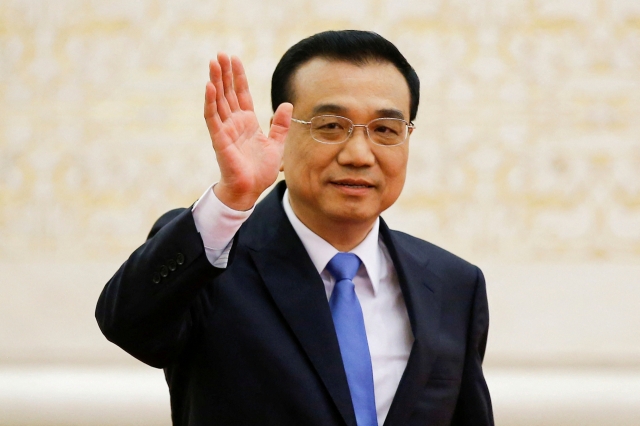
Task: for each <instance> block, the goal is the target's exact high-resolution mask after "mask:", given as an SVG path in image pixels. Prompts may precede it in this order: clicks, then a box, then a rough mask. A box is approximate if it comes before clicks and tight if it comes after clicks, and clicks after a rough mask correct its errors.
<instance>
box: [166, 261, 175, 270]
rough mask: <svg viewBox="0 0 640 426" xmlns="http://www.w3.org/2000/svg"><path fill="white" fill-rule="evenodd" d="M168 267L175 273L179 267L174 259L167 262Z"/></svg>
mask: <svg viewBox="0 0 640 426" xmlns="http://www.w3.org/2000/svg"><path fill="white" fill-rule="evenodd" d="M167 266H168V267H169V270H170V271H175V270H176V267H177V264H176V261H175V260H173V259H169V260H167Z"/></svg>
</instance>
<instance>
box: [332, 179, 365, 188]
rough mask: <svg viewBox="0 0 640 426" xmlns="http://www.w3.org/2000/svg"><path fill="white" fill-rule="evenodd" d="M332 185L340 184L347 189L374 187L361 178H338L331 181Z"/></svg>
mask: <svg viewBox="0 0 640 426" xmlns="http://www.w3.org/2000/svg"><path fill="white" fill-rule="evenodd" d="M331 183H332V184H333V185H336V186H340V187H343V188H349V189H351V188H352V189H368V188H374V187H375V186H374V185H373V184H371V183H370V182H367V181H365V180H362V179H340V180H335V181H332V182H331Z"/></svg>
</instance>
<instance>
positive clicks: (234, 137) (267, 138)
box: [204, 53, 293, 210]
mask: <svg viewBox="0 0 640 426" xmlns="http://www.w3.org/2000/svg"><path fill="white" fill-rule="evenodd" d="M209 78H210V81H209V82H207V87H206V90H205V102H204V118H205V120H206V122H207V128H208V129H209V134H210V136H211V141H212V143H213V149H214V150H215V152H216V159H217V161H218V166H219V167H220V174H221V177H220V182H219V183H218V184H217V185H216V186H215V188H214V191H215V194H216V196H217V197H218V198H219V199H220V201H222V202H223V203H224V204H226V205H227V206H229V207H231V208H233V209H236V210H247V209H249V208H251V207H252V206H253V205H254V203H255V202H256V200H257V199H258V197H259V196H260V194H262V192H263V191H264V190H265V189H267V188H268V187H269V186H270V185H271V184H272V183H273V182H274V181H275V180H276V177H277V176H278V171H279V169H280V162H281V160H282V154H283V152H284V140H285V137H286V135H287V132H288V131H289V125H290V122H291V113H292V111H293V106H292V105H291V104H289V103H283V104H281V105H280V106H279V107H278V109H277V110H276V112H275V113H274V115H273V121H272V125H271V128H270V129H269V134H268V135H265V134H264V133H262V130H261V129H260V126H259V125H258V119H257V117H256V114H255V112H254V111H253V100H252V99H251V94H250V93H249V85H248V83H247V76H246V75H245V72H244V68H243V66H242V62H240V59H238V58H237V57H232V58H231V59H230V58H229V57H228V56H227V55H226V54H224V53H219V54H218V58H217V60H212V61H211V62H210V63H209Z"/></svg>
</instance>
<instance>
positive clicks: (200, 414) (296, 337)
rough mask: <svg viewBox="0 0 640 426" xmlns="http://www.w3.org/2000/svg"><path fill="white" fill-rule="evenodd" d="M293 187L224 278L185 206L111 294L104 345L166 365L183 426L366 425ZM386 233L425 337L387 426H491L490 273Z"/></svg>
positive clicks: (416, 329)
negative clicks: (295, 209)
mask: <svg viewBox="0 0 640 426" xmlns="http://www.w3.org/2000/svg"><path fill="white" fill-rule="evenodd" d="M284 190H285V185H284V183H281V184H279V185H278V186H277V187H276V189H275V190H274V191H273V192H271V193H270V194H269V195H268V196H267V197H266V198H265V199H264V200H263V201H262V202H260V203H259V204H258V205H257V206H256V209H255V211H254V212H253V214H252V215H251V217H250V218H249V219H248V220H247V221H246V222H245V223H244V224H243V225H242V227H241V228H240V230H239V231H238V233H237V234H236V236H235V239H234V243H233V248H232V250H231V253H230V257H229V264H228V267H227V268H226V269H218V268H215V267H213V266H212V265H211V264H210V263H209V261H208V260H207V258H206V255H205V252H204V247H203V244H202V240H201V238H200V236H199V234H198V232H197V231H196V228H195V225H194V221H193V216H192V214H191V209H178V210H173V211H171V212H169V213H166V214H165V215H164V216H163V217H162V218H160V219H159V220H158V222H157V223H156V224H155V225H154V228H153V229H152V232H151V234H150V238H149V239H148V240H147V242H146V243H145V244H144V245H142V246H141V247H140V248H138V249H137V250H136V251H135V252H134V253H133V254H132V255H131V256H130V257H129V259H128V260H127V261H126V262H125V263H124V264H123V265H122V266H121V267H120V269H119V270H118V271H117V272H116V274H115V275H114V277H113V278H112V279H111V280H110V281H109V282H108V283H107V285H106V286H105V288H104V290H103V292H102V294H101V296H100V299H99V301H98V305H97V308H96V318H97V319H98V323H99V325H100V328H101V330H102V332H103V333H104V334H105V336H106V337H107V338H108V339H109V340H110V341H112V342H114V343H116V344H117V345H119V346H120V347H122V348H123V349H124V350H126V351H127V352H129V353H130V354H131V355H133V356H134V357H136V358H138V359H139V360H141V361H143V362H145V363H147V364H149V365H152V366H154V367H158V368H164V370H165V375H166V378H167V382H168V385H169V391H170V394H171V411H172V418H173V423H174V425H180V426H187V425H189V426H196V425H198V426H200V425H203V426H204V425H207V426H210V425H243V426H247V425H274V426H276V425H277V426H283V425H303V426H312V425H317V426H331V425H341V426H345V425H348V426H356V421H355V415H354V412H353V407H352V404H351V398H350V396H349V387H348V384H347V380H346V376H345V372H344V368H343V365H342V359H341V356H340V350H339V347H338V340H337V337H336V333H335V330H334V327H333V321H332V318H331V312H330V310H329V304H328V302H327V297H326V294H325V290H324V285H323V283H322V279H321V278H320V276H319V275H318V273H317V271H316V269H315V267H314V265H313V264H312V262H311V259H310V258H309V256H308V254H307V252H306V250H305V248H304V246H303V245H302V242H301V241H300V239H299V238H298V236H297V234H296V233H295V231H294V230H293V228H292V226H291V224H290V223H289V221H288V219H287V217H286V215H285V213H284V210H283V208H282V203H281V200H282V196H283V194H284ZM380 236H381V238H383V240H384V243H385V244H386V246H387V248H388V249H389V253H390V254H391V258H392V259H393V263H394V266H395V268H396V271H397V273H398V278H399V281H400V286H401V288H402V294H403V296H404V299H405V302H406V306H407V311H408V314H409V320H410V323H411V330H412V332H413V336H414V339H415V341H414V343H413V347H412V349H411V353H410V356H409V360H408V363H407V367H406V370H405V372H404V375H403V376H402V379H401V381H400V384H399V386H398V390H397V392H396V395H395V397H394V400H393V403H392V405H391V408H390V410H389V414H388V416H387V419H386V421H385V426H400V425H420V426H428V425H432V426H436V425H437V426H443V425H469V426H471V425H478V426H485V425H493V415H492V410H491V402H490V398H489V392H488V389H487V386H486V383H485V379H484V376H483V373H482V358H483V355H484V350H485V345H486V339H487V330H488V326H489V317H488V308H487V297H486V291H485V282H484V278H483V276H482V273H481V271H480V270H479V269H478V268H477V267H475V266H473V265H471V264H469V263H467V262H465V261H464V260H462V259H460V258H458V257H456V256H454V255H452V254H451V253H449V252H447V251H445V250H443V249H441V248H438V247H436V246H434V245H432V244H430V243H427V242H425V241H422V240H419V239H417V238H414V237H411V236H409V235H407V234H404V233H401V232H396V231H391V230H389V228H388V227H387V226H386V224H385V223H384V221H381V224H380ZM373 332H375V330H374V331H373ZM380 426H382V425H380Z"/></svg>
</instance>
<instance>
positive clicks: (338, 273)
mask: <svg viewBox="0 0 640 426" xmlns="http://www.w3.org/2000/svg"><path fill="white" fill-rule="evenodd" d="M359 267H360V258H359V257H358V256H356V255H355V254H353V253H338V254H336V255H335V256H333V258H332V259H331V260H330V261H329V263H328V264H327V270H328V271H329V273H330V274H331V275H332V276H333V278H335V279H336V281H341V280H350V281H352V280H353V277H355V276H356V272H358V268H359Z"/></svg>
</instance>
